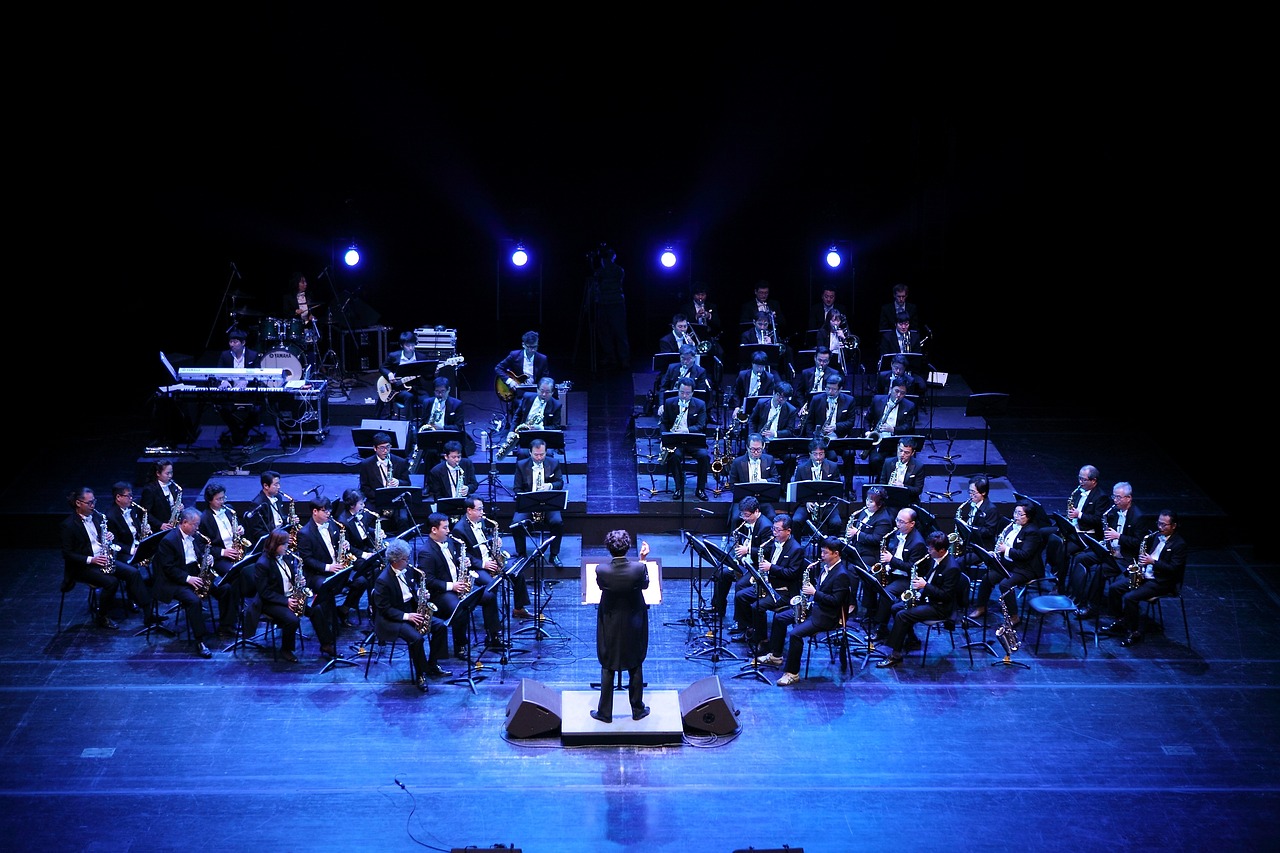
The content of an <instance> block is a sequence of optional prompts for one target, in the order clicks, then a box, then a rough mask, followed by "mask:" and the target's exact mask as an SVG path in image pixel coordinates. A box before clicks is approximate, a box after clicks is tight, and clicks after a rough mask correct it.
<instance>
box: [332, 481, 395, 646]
mask: <svg viewBox="0 0 1280 853" xmlns="http://www.w3.org/2000/svg"><path fill="white" fill-rule="evenodd" d="M378 517H379V516H378V514H377V513H376V512H373V511H372V510H370V509H368V508H367V507H366V506H365V494H364V492H362V491H360V490H359V489H347V490H346V491H345V492H343V493H342V509H341V511H340V512H339V513H338V519H337V521H338V523H339V524H341V525H342V527H343V535H344V536H346V537H347V546H348V547H349V548H350V553H351V554H352V555H354V556H355V558H356V559H355V562H354V563H352V564H351V575H350V580H349V581H347V589H346V594H345V595H344V597H343V599H342V603H341V604H339V605H338V619H340V620H341V621H343V622H345V623H346V624H347V625H350V626H351V627H353V628H354V627H356V626H358V625H359V624H360V599H361V598H362V597H363V596H364V594H365V592H366V591H367V592H368V593H369V597H370V599H372V598H373V579H374V578H376V577H377V576H378V572H380V571H381V570H382V552H381V548H380V546H379V545H378V542H377V541H376V533H377V530H378V529H379V525H378ZM385 540H386V534H385V533H384V534H383V541H384V543H385ZM369 603H370V605H372V604H373V601H372V600H370V602H369Z"/></svg>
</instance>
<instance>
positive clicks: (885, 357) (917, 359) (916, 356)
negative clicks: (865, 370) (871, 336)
mask: <svg viewBox="0 0 1280 853" xmlns="http://www.w3.org/2000/svg"><path fill="white" fill-rule="evenodd" d="M898 356H902V357H903V358H905V359H906V360H907V372H908V373H911V374H914V375H915V376H924V375H925V368H927V367H928V365H927V364H925V360H924V353H922V352H886V353H881V355H880V361H879V363H878V364H877V366H876V372H877V373H884V372H885V371H886V370H891V369H892V363H893V360H894V359H895V358H897V357H898Z"/></svg>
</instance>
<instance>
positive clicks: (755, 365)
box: [730, 352, 780, 419]
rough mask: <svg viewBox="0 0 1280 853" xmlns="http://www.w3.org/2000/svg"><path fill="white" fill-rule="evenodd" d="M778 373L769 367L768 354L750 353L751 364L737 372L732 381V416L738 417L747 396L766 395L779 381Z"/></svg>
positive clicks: (771, 392) (770, 392)
mask: <svg viewBox="0 0 1280 853" xmlns="http://www.w3.org/2000/svg"><path fill="white" fill-rule="evenodd" d="M779 381H780V380H779V378H778V375H777V374H776V373H774V372H773V371H771V370H770V369H769V356H767V355H765V354H764V353H762V352H756V353H752V354H751V366H750V367H749V368H747V369H746V370H742V371H739V372H738V378H737V379H735V380H734V381H733V391H732V393H731V397H730V403H731V404H732V405H733V413H732V417H733V418H734V419H736V418H737V417H738V412H739V410H741V409H742V407H743V406H745V405H746V404H747V398H748V397H768V396H771V395H772V394H773V389H774V387H775V386H776V385H777V383H778V382H779Z"/></svg>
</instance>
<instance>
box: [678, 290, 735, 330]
mask: <svg viewBox="0 0 1280 853" xmlns="http://www.w3.org/2000/svg"><path fill="white" fill-rule="evenodd" d="M689 295H690V300H689V301H688V302H686V303H685V304H684V305H682V306H680V313H681V314H683V315H684V316H685V317H687V318H688V320H689V322H690V323H691V324H692V325H693V327H694V329H695V331H697V333H698V335H699V337H701V338H702V339H703V340H706V339H708V338H714V337H716V336H717V335H719V334H720V330H721V329H722V328H723V326H724V317H723V315H722V314H721V312H720V310H719V309H718V308H717V306H716V304H715V303H714V302H711V301H709V300H708V299H707V286H706V285H705V284H703V283H702V282H700V281H695V282H694V283H693V284H692V285H691V286H690V294H689Z"/></svg>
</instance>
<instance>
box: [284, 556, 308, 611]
mask: <svg viewBox="0 0 1280 853" xmlns="http://www.w3.org/2000/svg"><path fill="white" fill-rule="evenodd" d="M285 557H286V559H288V560H289V562H290V563H291V564H292V565H293V592H292V593H290V595H289V609H290V610H292V611H293V612H294V613H296V614H298V615H299V616H301V615H303V613H305V612H306V609H307V602H308V601H310V600H311V590H310V589H309V588H308V587H307V576H306V573H304V572H303V571H302V561H301V560H299V559H298V555H297V554H295V553H293V550H292V548H290V550H289V551H287V552H286V554H285Z"/></svg>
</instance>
